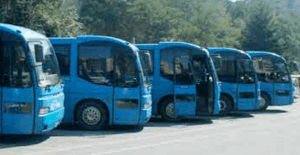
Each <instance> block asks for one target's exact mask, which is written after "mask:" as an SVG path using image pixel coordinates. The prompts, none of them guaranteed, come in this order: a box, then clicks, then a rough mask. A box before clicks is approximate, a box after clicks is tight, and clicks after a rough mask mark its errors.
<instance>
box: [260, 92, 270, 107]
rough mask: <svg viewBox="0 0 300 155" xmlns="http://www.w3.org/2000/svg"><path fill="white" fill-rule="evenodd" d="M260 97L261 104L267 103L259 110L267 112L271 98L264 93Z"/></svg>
mask: <svg viewBox="0 0 300 155" xmlns="http://www.w3.org/2000/svg"><path fill="white" fill-rule="evenodd" d="M260 97H261V102H265V104H264V105H263V106H259V107H258V110H259V111H265V110H267V108H268V106H269V105H270V102H271V100H270V98H269V96H268V95H266V94H264V93H263V94H261V96H260Z"/></svg>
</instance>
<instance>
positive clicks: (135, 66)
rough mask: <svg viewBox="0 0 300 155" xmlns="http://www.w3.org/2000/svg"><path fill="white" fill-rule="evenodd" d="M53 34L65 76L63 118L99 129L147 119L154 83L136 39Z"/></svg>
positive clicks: (52, 41) (137, 123) (86, 126)
mask: <svg viewBox="0 0 300 155" xmlns="http://www.w3.org/2000/svg"><path fill="white" fill-rule="evenodd" d="M50 40H51V43H52V45H53V47H54V49H55V52H56V55H57V57H58V61H59V64H60V71H61V74H62V78H63V79H64V81H65V89H64V91H65V95H66V100H65V107H66V113H65V117H64V120H63V123H72V124H77V125H79V126H80V127H82V128H84V129H87V130H99V129H103V128H105V127H107V126H108V125H137V126H142V125H144V124H145V123H146V122H147V121H148V120H149V118H150V116H151V104H152V99H151V87H150V85H149V83H148V81H147V77H146V76H147V75H146V74H144V73H143V69H142V66H141V62H140V59H139V55H138V49H137V48H136V47H135V46H134V45H132V44H130V43H128V42H126V41H123V40H120V39H117V38H112V37H106V36H94V35H87V36H78V37H76V38H50ZM149 59H150V58H149ZM147 62H149V61H147Z"/></svg>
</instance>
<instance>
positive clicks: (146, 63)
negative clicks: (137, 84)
mask: <svg viewBox="0 0 300 155" xmlns="http://www.w3.org/2000/svg"><path fill="white" fill-rule="evenodd" d="M138 53H139V56H140V60H141V65H142V70H143V74H144V77H143V81H144V83H145V84H146V85H149V84H150V81H149V76H150V75H151V74H152V73H153V66H152V62H151V55H150V53H149V51H139V52H138Z"/></svg>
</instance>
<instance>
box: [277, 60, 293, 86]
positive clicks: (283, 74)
mask: <svg viewBox="0 0 300 155" xmlns="http://www.w3.org/2000/svg"><path fill="white" fill-rule="evenodd" d="M274 75H275V77H274V80H275V81H276V82H279V83H289V82H290V77H289V72H288V69H287V64H286V63H284V62H282V61H277V62H275V63H274Z"/></svg>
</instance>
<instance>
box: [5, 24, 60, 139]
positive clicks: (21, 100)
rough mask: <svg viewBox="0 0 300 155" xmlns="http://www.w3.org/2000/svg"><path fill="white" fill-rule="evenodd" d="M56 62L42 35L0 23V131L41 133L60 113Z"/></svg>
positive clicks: (57, 121)
mask: <svg viewBox="0 0 300 155" xmlns="http://www.w3.org/2000/svg"><path fill="white" fill-rule="evenodd" d="M63 103H64V93H63V84H62V79H61V77H60V72H59V67H58V62H57V59H56V56H55V53H54V51H53V48H52V46H51V44H50V42H49V39H47V38H46V37H45V36H44V35H41V34H39V33H37V32H35V31H32V30H30V29H27V28H23V27H19V26H14V25H10V24H0V105H1V106H0V134H3V135H4V134H10V135H11V134H13V135H32V134H42V133H44V132H47V131H50V130H52V129H53V128H55V127H56V126H58V125H59V124H60V122H61V120H62V119H63V116H64V105H63Z"/></svg>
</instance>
